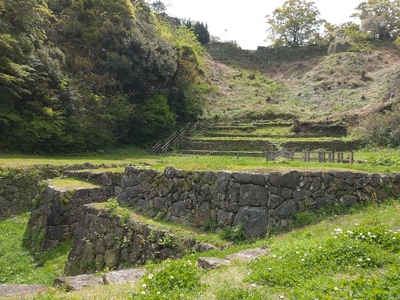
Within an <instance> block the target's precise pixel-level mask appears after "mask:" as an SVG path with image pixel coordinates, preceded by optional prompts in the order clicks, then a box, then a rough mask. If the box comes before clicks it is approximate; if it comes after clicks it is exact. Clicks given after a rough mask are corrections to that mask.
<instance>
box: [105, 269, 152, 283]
mask: <svg viewBox="0 0 400 300" xmlns="http://www.w3.org/2000/svg"><path fill="white" fill-rule="evenodd" d="M144 274H146V271H145V270H141V269H127V270H118V271H113V272H110V273H107V274H104V275H103V283H104V284H110V283H112V284H119V283H127V282H134V281H136V280H140V279H141V278H142V277H143V276H144Z"/></svg>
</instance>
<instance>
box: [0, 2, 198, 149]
mask: <svg viewBox="0 0 400 300" xmlns="http://www.w3.org/2000/svg"><path fill="white" fill-rule="evenodd" d="M172 23H173V22H171V20H167V18H166V17H160V16H158V15H157V14H155V13H154V12H152V11H151V9H150V8H149V6H148V5H147V4H145V2H144V1H143V0H76V1H74V0H30V1H26V0H0V137H1V139H0V149H3V150H4V149H6V150H8V151H22V152H30V153H33V152H79V151H90V150H97V149H102V148H103V147H108V146H110V145H117V144H129V145H143V144H144V143H146V142H151V141H152V140H154V139H156V138H158V137H160V136H162V135H163V134H164V133H165V132H166V131H168V130H171V129H173V128H174V127H175V126H179V125H180V124H183V123H185V122H187V121H191V120H194V119H195V118H196V116H198V115H199V114H200V113H201V106H200V105H199V98H198V91H197V90H198V89H199V87H201V86H202V85H201V84H199V83H200V82H201V81H202V80H203V79H202V73H203V71H202V65H201V56H202V55H203V48H202V46H201V45H200V44H199V43H198V42H197V40H196V37H195V35H194V33H193V31H191V30H189V29H187V28H186V27H185V26H176V25H173V24H172Z"/></svg>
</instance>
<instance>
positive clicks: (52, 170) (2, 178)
mask: <svg viewBox="0 0 400 300" xmlns="http://www.w3.org/2000/svg"><path fill="white" fill-rule="evenodd" d="M104 167H106V166H105V165H98V166H95V165H91V164H89V163H85V164H81V165H70V166H69V165H67V166H52V165H39V166H32V167H29V168H0V218H1V217H8V216H11V215H17V214H20V213H23V212H28V211H30V210H31V209H32V205H33V203H34V202H35V201H38V198H39V194H40V191H41V189H43V185H41V182H42V181H43V180H46V179H50V178H54V177H57V176H60V175H62V174H67V175H68V176H71V177H78V178H82V179H85V180H88V181H91V182H94V183H95V184H100V185H102V186H104V187H107V188H108V189H110V191H109V192H110V193H111V192H112V193H114V189H115V193H118V187H119V186H120V184H119V183H120V181H121V178H120V176H119V175H118V174H115V175H113V176H110V175H109V174H112V173H106V174H108V175H104V172H103V173H91V172H76V171H73V170H84V169H89V168H92V169H97V168H104ZM118 176H119V177H118ZM111 181H112V182H111Z"/></svg>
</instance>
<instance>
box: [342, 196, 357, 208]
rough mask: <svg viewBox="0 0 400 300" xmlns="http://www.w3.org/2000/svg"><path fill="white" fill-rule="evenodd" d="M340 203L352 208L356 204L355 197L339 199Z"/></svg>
mask: <svg viewBox="0 0 400 300" xmlns="http://www.w3.org/2000/svg"><path fill="white" fill-rule="evenodd" d="M340 201H341V202H342V203H343V204H344V205H346V206H352V205H354V204H356V203H357V197H356V196H349V195H347V196H343V197H342V198H340Z"/></svg>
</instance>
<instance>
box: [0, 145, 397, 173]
mask: <svg viewBox="0 0 400 300" xmlns="http://www.w3.org/2000/svg"><path fill="white" fill-rule="evenodd" d="M399 154H400V151H399V150H391V149H384V150H382V149H379V150H376V151H369V150H362V151H356V152H355V154H354V159H355V161H364V160H365V159H367V158H369V157H372V156H379V155H386V156H388V155H389V156H393V157H399ZM84 163H90V164H93V165H107V166H120V167H118V168H115V167H113V168H111V169H110V170H111V171H114V172H121V171H123V169H124V168H123V167H122V166H123V165H132V166H137V167H139V168H150V169H154V170H158V171H163V170H164V169H165V167H167V166H174V167H175V168H178V169H184V170H201V171H222V170H226V171H248V172H258V173H260V172H271V171H291V170H298V171H308V170H310V171H311V170H314V171H329V170H354V171H362V172H369V173H375V172H376V173H391V172H399V171H400V166H398V165H390V164H388V165H382V166H369V165H366V164H359V163H355V164H353V165H350V164H342V163H317V162H309V163H306V162H303V161H285V162H266V159H265V157H264V156H260V157H246V156H240V157H239V158H238V157H237V155H232V156H228V155H224V156H222V155H221V156H212V155H184V154H180V153H179V152H171V153H168V154H161V155H154V154H150V153H146V152H144V151H131V152H123V153H118V152H117V151H116V152H115V153H113V154H102V155H99V154H87V155H81V156H64V157H62V156H39V155H15V154H13V155H11V154H0V168H10V167H15V168H22V167H29V166H34V165H45V164H50V165H58V166H61V165H74V164H84ZM102 170H104V169H103V168H102Z"/></svg>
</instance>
